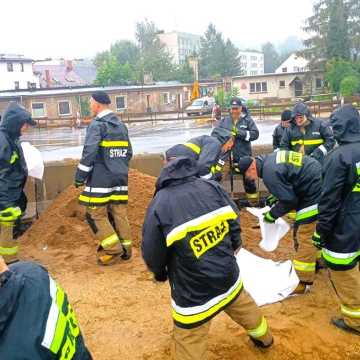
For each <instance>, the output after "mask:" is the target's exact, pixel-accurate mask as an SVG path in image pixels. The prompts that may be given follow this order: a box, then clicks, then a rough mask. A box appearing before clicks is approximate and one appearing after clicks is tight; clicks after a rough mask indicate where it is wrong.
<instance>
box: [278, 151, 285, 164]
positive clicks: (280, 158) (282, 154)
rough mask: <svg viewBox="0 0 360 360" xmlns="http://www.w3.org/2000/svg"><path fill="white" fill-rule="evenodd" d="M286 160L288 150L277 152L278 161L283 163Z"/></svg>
mask: <svg viewBox="0 0 360 360" xmlns="http://www.w3.org/2000/svg"><path fill="white" fill-rule="evenodd" d="M285 162H286V151H285V150H280V151H278V152H277V153H276V163H277V164H282V163H285Z"/></svg>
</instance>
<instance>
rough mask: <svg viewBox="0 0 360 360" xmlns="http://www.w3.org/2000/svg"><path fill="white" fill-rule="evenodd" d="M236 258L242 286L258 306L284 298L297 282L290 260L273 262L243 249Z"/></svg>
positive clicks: (294, 287)
mask: <svg viewBox="0 0 360 360" xmlns="http://www.w3.org/2000/svg"><path fill="white" fill-rule="evenodd" d="M236 258H237V261H238V264H239V267H240V274H241V277H242V279H243V282H244V288H245V289H246V290H247V292H248V293H249V294H250V295H251V296H252V298H253V299H254V300H255V302H256V304H257V305H258V306H262V305H266V304H272V303H275V302H278V301H282V300H284V299H286V298H287V297H288V296H289V295H290V294H291V293H292V292H293V291H294V290H295V289H296V287H297V286H298V284H299V278H298V276H297V274H296V271H295V269H294V268H293V266H292V262H291V261H290V260H287V261H283V262H275V261H272V260H267V259H264V258H262V257H259V256H256V255H254V254H252V253H251V252H249V251H247V250H245V249H241V250H240V251H239V253H238V254H237V256H236Z"/></svg>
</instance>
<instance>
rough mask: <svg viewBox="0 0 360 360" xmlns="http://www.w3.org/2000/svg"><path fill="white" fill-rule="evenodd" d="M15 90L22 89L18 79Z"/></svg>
mask: <svg viewBox="0 0 360 360" xmlns="http://www.w3.org/2000/svg"><path fill="white" fill-rule="evenodd" d="M14 84H15V90H19V89H20V83H19V82H18V81H15V83H14Z"/></svg>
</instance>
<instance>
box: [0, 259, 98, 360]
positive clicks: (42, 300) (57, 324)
mask: <svg viewBox="0 0 360 360" xmlns="http://www.w3.org/2000/svg"><path fill="white" fill-rule="evenodd" d="M0 359H4V360H5V359H8V360H25V359H31V360H40V359H41V360H55V359H60V360H65V359H66V360H91V359H92V358H91V355H90V353H89V351H88V350H87V348H86V347H85V344H84V339H83V337H82V335H81V332H80V329H79V325H78V322H77V320H76V316H75V313H74V311H73V309H72V307H71V305H70V304H69V303H68V300H67V296H66V294H65V293H64V291H63V290H62V289H61V287H60V286H59V285H58V284H57V283H56V282H55V281H54V280H53V279H52V277H51V276H50V275H49V274H48V272H47V271H46V270H45V269H44V268H43V267H42V266H40V265H37V264H35V263H31V262H22V261H19V262H17V263H15V264H11V265H10V266H9V267H7V266H6V264H5V262H4V260H3V259H2V258H1V257H0Z"/></svg>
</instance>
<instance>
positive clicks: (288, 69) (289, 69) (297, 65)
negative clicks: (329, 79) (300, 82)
mask: <svg viewBox="0 0 360 360" xmlns="http://www.w3.org/2000/svg"><path fill="white" fill-rule="evenodd" d="M305 71H309V60H307V59H305V58H304V57H302V56H299V55H297V54H296V53H292V54H291V55H290V56H289V57H288V58H287V59H286V60H285V61H284V62H283V63H282V64H281V65H280V66H279V67H278V68H277V69H276V70H275V72H276V73H277V74H280V73H297V72H305Z"/></svg>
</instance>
